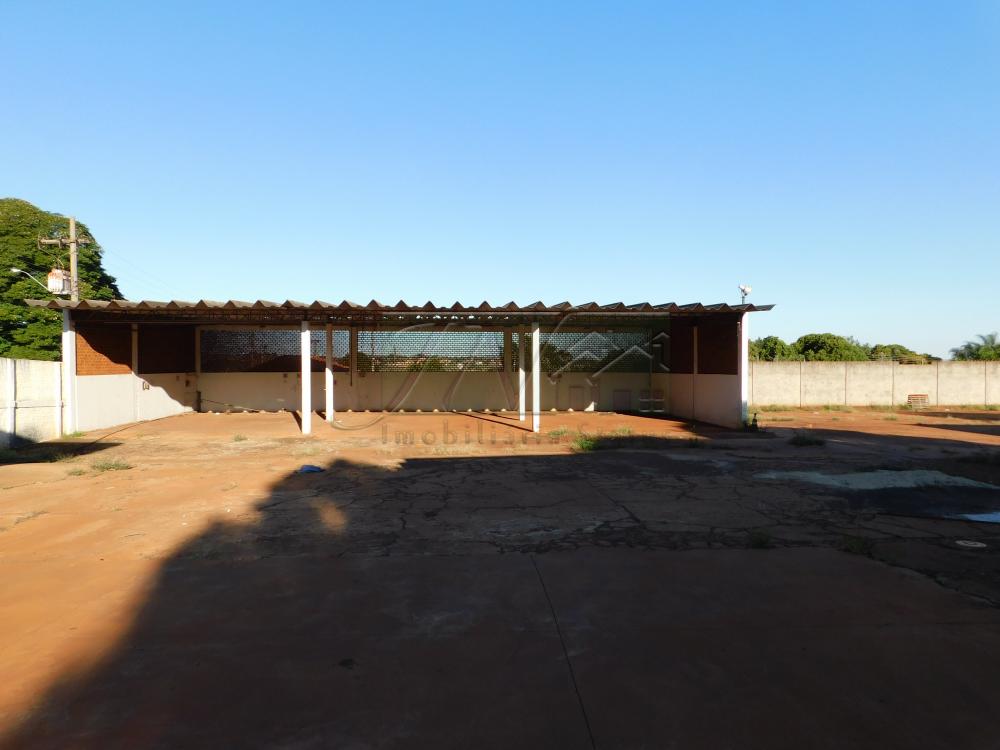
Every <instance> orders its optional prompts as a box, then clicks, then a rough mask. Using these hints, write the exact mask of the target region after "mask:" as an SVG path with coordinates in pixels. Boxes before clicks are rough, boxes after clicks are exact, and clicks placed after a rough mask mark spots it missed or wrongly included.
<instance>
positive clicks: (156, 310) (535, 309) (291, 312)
mask: <svg viewBox="0 0 1000 750" xmlns="http://www.w3.org/2000/svg"><path fill="white" fill-rule="evenodd" d="M26 302H27V304H29V305H31V306H32V307H45V308H48V309H50V310H66V309H69V310H72V311H73V312H74V317H81V318H84V317H86V318H94V319H100V320H110V319H124V318H128V319H152V320H164V319H177V320H186V321H190V320H198V319H209V320H231V321H239V320H246V321H274V322H289V321H296V320H310V321H316V322H325V321H338V320H340V321H352V320H373V319H375V320H385V321H387V322H389V321H392V320H400V321H401V320H406V321H414V320H426V321H427V322H433V321H440V322H448V321H456V322H457V321H461V320H470V321H471V320H474V321H476V322H477V323H478V322H483V321H484V320H488V321H490V322H492V323H498V324H502V323H504V322H525V321H531V320H539V321H542V320H544V321H552V320H560V319H564V318H567V317H571V316H580V317H622V316H628V317H643V318H646V317H649V318H654V317H660V318H663V317H669V316H673V315H699V316H700V315H717V314H733V313H744V312H760V311H765V310H770V309H771V308H772V307H774V305H749V304H743V305H729V304H726V303H718V304H714V305H704V304H702V303H700V302H694V303H691V304H686V305H678V304H677V303H675V302H666V303H662V304H652V303H650V302H637V303H634V304H625V303H624V302H612V303H610V304H605V305H599V304H598V303H596V302H588V303H586V304H582V305H574V304H571V303H569V302H560V303H559V304H556V305H546V304H545V303H544V302H535V303H534V304H531V305H518V304H516V303H514V302H508V303H507V304H506V305H491V304H489V303H488V302H483V303H482V304H480V305H463V304H461V303H460V302H456V303H455V304H453V305H449V306H445V305H436V304H434V303H433V302H426V303H424V304H422V305H411V304H409V303H407V302H404V301H403V300H400V301H399V302H397V303H396V304H394V305H386V304H383V303H381V302H378V301H377V300H372V301H371V302H369V303H368V304H367V305H361V304H358V303H356V302H350V301H348V300H344V301H342V302H338V303H334V302H321V301H319V300H317V301H315V302H296V301H294V300H286V301H285V302H268V301H266V300H257V301H256V302H245V301H241V300H229V301H228V302H214V301H211V300H199V301H198V302H183V301H180V300H171V301H169V302H156V301H151V300H142V301H139V302H134V301H131V300H121V299H119V300H91V299H88V300H80V301H79V302H70V301H69V300H64V299H50V300H35V299H30V300H26ZM77 313H85V315H76V314H77Z"/></svg>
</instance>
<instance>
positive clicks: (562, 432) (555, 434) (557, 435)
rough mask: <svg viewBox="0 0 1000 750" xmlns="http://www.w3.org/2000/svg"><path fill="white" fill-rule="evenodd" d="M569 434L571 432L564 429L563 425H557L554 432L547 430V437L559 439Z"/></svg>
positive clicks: (566, 428)
mask: <svg viewBox="0 0 1000 750" xmlns="http://www.w3.org/2000/svg"><path fill="white" fill-rule="evenodd" d="M571 432H572V430H571V429H570V428H569V427H566V426H565V425H559V427H556V428H555V429H554V430H549V437H551V438H561V437H563V436H564V435H569V434H570V433H571Z"/></svg>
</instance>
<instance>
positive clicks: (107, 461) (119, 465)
mask: <svg viewBox="0 0 1000 750" xmlns="http://www.w3.org/2000/svg"><path fill="white" fill-rule="evenodd" d="M90 468H92V469H93V470H94V471H125V470H126V469H131V468H132V464H130V463H129V462H128V461H123V460H122V459H120V458H102V459H99V460H97V461H94V463H92V464H91V465H90Z"/></svg>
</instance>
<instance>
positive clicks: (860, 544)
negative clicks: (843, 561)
mask: <svg viewBox="0 0 1000 750" xmlns="http://www.w3.org/2000/svg"><path fill="white" fill-rule="evenodd" d="M840 549H841V550H843V551H844V552H850V553H851V554H852V555H864V556H866V557H870V556H871V553H872V550H873V549H875V540H874V539H869V538H868V537H864V536H848V535H845V536H844V537H843V538H842V539H841V540H840Z"/></svg>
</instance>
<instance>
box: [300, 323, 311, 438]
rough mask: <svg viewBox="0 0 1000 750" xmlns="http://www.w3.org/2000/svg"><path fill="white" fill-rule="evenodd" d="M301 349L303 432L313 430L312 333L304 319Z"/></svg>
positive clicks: (304, 433) (305, 433)
mask: <svg viewBox="0 0 1000 750" xmlns="http://www.w3.org/2000/svg"><path fill="white" fill-rule="evenodd" d="M299 350H300V353H301V355H302V387H301V391H302V407H301V408H302V434H303V435H308V434H310V433H311V432H312V357H311V356H310V355H311V353H312V334H311V333H310V332H309V321H308V320H303V321H302V335H301V337H300V343H299Z"/></svg>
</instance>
